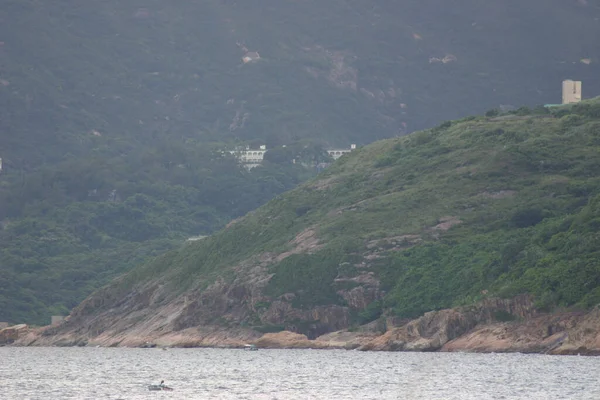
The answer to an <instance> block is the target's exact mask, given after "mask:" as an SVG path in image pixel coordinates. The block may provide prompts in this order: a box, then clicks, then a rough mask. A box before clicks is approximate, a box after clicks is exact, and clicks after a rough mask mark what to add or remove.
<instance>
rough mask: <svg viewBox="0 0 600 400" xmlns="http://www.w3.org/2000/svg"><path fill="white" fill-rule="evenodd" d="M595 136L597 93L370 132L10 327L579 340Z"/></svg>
mask: <svg viewBox="0 0 600 400" xmlns="http://www.w3.org/2000/svg"><path fill="white" fill-rule="evenodd" d="M599 151H600V102H599V101H598V100H597V99H596V100H592V101H586V102H582V103H580V104H575V105H569V106H564V107H557V108H552V109H551V110H548V109H546V108H539V109H536V110H529V109H520V110H518V111H516V112H511V113H508V114H505V115H497V113H489V114H488V116H487V117H470V118H465V119H463V120H460V121H453V122H446V123H444V124H442V125H440V126H438V127H436V128H434V129H431V130H428V131H423V132H417V133H414V134H411V135H408V136H406V137H402V138H397V139H390V140H385V141H380V142H376V143H374V144H372V145H369V146H367V147H363V148H360V149H357V150H356V151H355V152H353V153H351V154H349V155H346V156H344V157H342V158H340V159H339V160H338V161H337V162H336V163H335V164H334V165H332V166H331V167H330V168H329V169H328V170H326V171H325V172H323V173H322V174H321V175H319V176H318V177H317V178H315V179H313V180H311V181H309V182H307V183H305V184H303V185H301V186H300V187H298V188H297V189H294V190H292V191H290V192H287V193H285V194H282V195H280V196H278V197H277V198H275V199H274V200H273V201H271V202H269V203H268V204H266V205H265V206H263V207H261V208H259V209H257V210H256V211H254V212H251V213H249V214H247V215H246V216H245V217H243V218H241V219H239V220H237V221H236V222H235V223H232V224H230V225H229V226H227V227H226V228H225V229H223V230H222V231H220V232H218V233H216V234H214V235H212V236H210V237H207V238H205V239H204V240H202V241H197V242H193V243H190V244H186V245H185V246H182V247H181V248H180V249H178V250H175V251H171V252H169V253H167V254H164V255H162V256H160V257H157V258H156V259H155V260H153V261H152V262H150V263H147V264H144V265H141V266H139V267H137V268H135V269H133V270H132V271H131V272H129V273H128V274H126V275H124V276H122V277H120V278H118V279H117V280H115V281H114V282H112V283H111V284H109V285H107V286H105V287H104V288H102V289H100V290H98V291H96V292H95V293H94V294H92V295H91V296H90V297H88V298H87V299H86V300H85V301H83V302H82V303H81V304H80V305H79V306H77V307H76V308H75V309H74V310H73V311H72V312H71V314H70V316H69V318H68V320H67V321H65V322H64V323H62V324H60V325H58V326H55V327H49V328H44V329H42V330H40V331H35V332H32V333H30V334H29V335H27V336H25V337H23V338H20V339H19V340H18V343H19V344H24V345H44V344H60V345H85V344H93V345H101V346H140V345H142V344H144V343H146V342H152V343H155V344H156V345H158V346H226V347H237V346H241V345H243V344H245V343H256V344H257V345H259V346H262V347H311V348H357V349H362V350H398V351H456V350H465V351H524V352H544V353H552V354H573V353H582V354H594V353H595V352H596V351H598V349H599V345H598V338H597V332H598V331H599V329H598V323H599V322H598V320H599V318H598V310H596V309H595V308H594V307H595V305H596V304H598V303H600V265H599V264H598V257H597V255H598V254H599V252H600V237H599V234H598V226H600V194H599V193H600V157H598V154H599V153H598V152H599ZM557 310H567V311H562V312H557ZM569 310H570V311H569ZM572 310H582V311H572Z"/></svg>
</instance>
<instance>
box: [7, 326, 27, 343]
mask: <svg viewBox="0 0 600 400" xmlns="http://www.w3.org/2000/svg"><path fill="white" fill-rule="evenodd" d="M28 330H29V327H28V326H27V325H25V324H19V325H13V326H9V327H8V328H4V329H0V345H2V344H10V343H13V342H14V341H16V340H18V339H19V338H20V337H23V336H24V335H25V334H26V333H27V332H28Z"/></svg>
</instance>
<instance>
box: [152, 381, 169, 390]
mask: <svg viewBox="0 0 600 400" xmlns="http://www.w3.org/2000/svg"><path fill="white" fill-rule="evenodd" d="M148 390H152V391H162V390H165V391H171V390H173V388H171V387H168V386H166V385H165V381H160V384H158V385H149V386H148Z"/></svg>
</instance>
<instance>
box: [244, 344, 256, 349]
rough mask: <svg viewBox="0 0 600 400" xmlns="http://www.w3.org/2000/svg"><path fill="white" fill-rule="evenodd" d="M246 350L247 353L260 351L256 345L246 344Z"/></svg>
mask: <svg viewBox="0 0 600 400" xmlns="http://www.w3.org/2000/svg"><path fill="white" fill-rule="evenodd" d="M244 350H246V351H258V347H256V345H255V344H245V345H244Z"/></svg>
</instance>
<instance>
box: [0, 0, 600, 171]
mask: <svg viewBox="0 0 600 400" xmlns="http://www.w3.org/2000/svg"><path fill="white" fill-rule="evenodd" d="M599 17H600V7H599V6H598V4H597V2H593V1H587V2H577V1H563V0H550V1H549V0H543V1H542V0H526V1H512V2H503V3H494V2H485V3H481V2H480V1H475V0H454V1H450V2H449V1H446V0H444V1H442V0H427V1H416V0H403V1H393V2H392V1H375V2H369V3H365V2H361V1H351V0H334V1H331V2H327V4H325V3H323V2H318V1H315V0H311V1H303V2H296V1H274V0H261V1H254V2H251V3H250V2H230V1H217V0H209V1H202V2H197V1H196V2H185V3H184V2H180V3H176V4H169V5H165V4H164V3H162V2H159V1H130V2H127V3H122V2H116V1H105V2H96V3H85V4H83V3H80V2H76V1H72V0H71V1H63V2H60V3H56V2H51V3H40V2H37V1H33V0H18V1H17V0H10V1H7V2H6V4H5V5H4V7H3V9H2V10H1V11H0V20H1V21H2V24H0V41H2V47H1V49H0V68H1V69H0V79H2V82H4V85H5V86H3V87H1V88H0V89H1V90H2V92H0V93H2V96H0V101H2V104H0V105H1V106H2V107H1V109H2V114H0V121H1V123H2V125H0V128H1V132H3V138H2V139H3V140H2V151H3V152H4V153H6V154H3V156H4V158H5V159H6V160H10V161H11V162H13V163H15V165H16V166H17V167H22V166H25V165H36V164H39V163H40V162H44V160H46V161H50V160H56V159H57V158H60V157H63V156H65V154H67V152H70V153H72V154H82V152H85V151H89V150H91V149H93V148H95V147H97V146H99V145H102V144H107V145H110V146H115V145H117V143H118V142H123V141H125V143H127V142H129V143H131V144H134V143H135V144H136V145H140V144H143V143H148V141H150V143H151V142H152V137H155V136H156V135H168V136H170V137H172V138H173V140H180V139H181V138H194V139H197V140H200V141H202V142H223V141H232V140H233V141H236V140H242V141H253V140H260V141H262V142H266V143H267V145H269V146H270V147H271V146H272V145H275V144H281V143H286V142H290V141H294V140H297V139H300V138H303V139H306V138H319V139H322V140H324V141H325V142H326V143H328V144H330V145H332V146H333V145H336V146H347V145H348V144H350V143H359V144H365V143H369V142H371V141H373V140H376V139H381V138H385V137H392V136H396V135H398V134H402V133H404V132H407V131H413V130H418V129H422V128H426V127H431V126H433V125H435V124H436V123H439V122H441V121H443V120H447V119H453V118H458V117H461V116H465V115H470V114H473V113H481V112H484V111H485V110H486V109H489V108H493V107H496V106H498V105H500V104H515V105H523V104H527V105H534V104H543V103H548V102H553V101H554V100H553V99H558V98H559V96H560V81H561V80H562V79H566V78H574V79H579V80H583V81H584V82H585V83H584V94H586V93H589V94H591V95H593V94H594V93H596V94H598V93H600V84H599V83H598V82H597V79H593V78H594V77H595V76H597V74H598V71H600V69H599V68H600V51H599V50H598V46H597V38H598V37H599V36H600V22H599V21H598V18H599ZM23 26H27V27H28V29H27V30H25V29H23V28H22V27H23ZM247 51H250V52H258V53H259V54H260V60H258V62H255V63H249V64H246V65H244V63H243V61H242V57H243V56H244V55H245V54H246V52H247ZM582 59H586V60H589V61H590V63H589V64H586V63H582V62H580V61H581V60H582ZM588 97H589V95H588ZM94 132H96V133H97V134H94ZM40 144H42V145H43V147H42V146H38V145H40ZM25 154H27V155H25Z"/></svg>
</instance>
